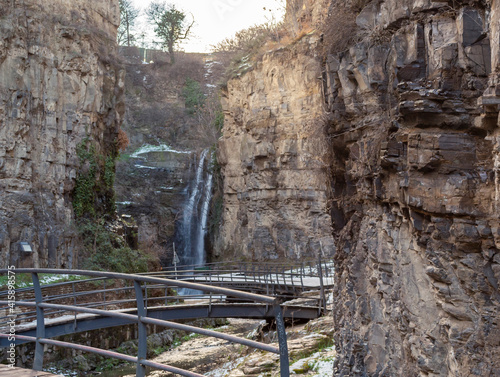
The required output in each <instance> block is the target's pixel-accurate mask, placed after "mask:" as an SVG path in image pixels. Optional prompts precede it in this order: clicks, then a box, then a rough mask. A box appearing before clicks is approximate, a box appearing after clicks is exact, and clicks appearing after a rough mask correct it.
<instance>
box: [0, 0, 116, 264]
mask: <svg viewBox="0 0 500 377" xmlns="http://www.w3.org/2000/svg"><path fill="white" fill-rule="evenodd" d="M118 23H119V7H118V1H117V0H107V1H97V2H96V1H91V0H71V1H69V0H51V1H38V0H25V1H23V2H19V1H14V0H4V1H2V3H1V4H0V250H1V251H0V264H1V267H3V268H4V267H6V266H7V265H17V266H36V267H38V266H40V267H44V266H51V267H74V266H76V257H77V255H76V247H77V241H76V235H75V232H74V230H73V226H72V224H73V208H72V197H71V196H72V195H71V193H72V191H73V189H74V185H75V178H76V174H77V168H78V167H79V164H80V161H79V159H78V157H77V155H76V148H77V146H78V144H79V143H80V142H81V141H82V140H83V139H84V138H86V137H87V136H88V137H90V139H91V140H92V143H93V144H95V145H96V153H98V154H102V155H107V154H109V153H110V151H113V150H114V149H115V148H116V147H115V146H114V142H113V141H114V139H115V135H116V132H117V129H118V127H119V124H120V122H121V113H122V112H123V103H122V102H121V96H122V91H123V77H122V76H123V72H122V71H121V70H120V69H119V68H118V66H117V63H116V61H115V58H114V53H115V40H116V38H115V37H116V29H117V27H118ZM21 241H25V242H29V243H30V244H31V246H32V249H33V253H32V254H24V253H20V252H19V242H21Z"/></svg>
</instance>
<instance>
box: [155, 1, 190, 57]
mask: <svg viewBox="0 0 500 377" xmlns="http://www.w3.org/2000/svg"><path fill="white" fill-rule="evenodd" d="M146 15H147V16H148V19H149V21H150V22H152V23H153V24H154V25H155V33H156V35H157V37H158V38H160V39H161V45H162V48H163V49H167V50H168V52H169V54H170V62H171V63H172V64H174V63H175V50H174V49H175V47H176V45H178V44H179V42H180V41H183V40H185V39H188V38H189V33H190V32H191V28H192V27H193V25H194V18H193V20H192V22H191V23H189V22H188V21H187V20H186V13H184V12H183V11H180V10H178V9H177V8H176V7H175V5H173V4H166V2H164V1H153V2H151V4H149V7H148V8H147V9H146Z"/></svg>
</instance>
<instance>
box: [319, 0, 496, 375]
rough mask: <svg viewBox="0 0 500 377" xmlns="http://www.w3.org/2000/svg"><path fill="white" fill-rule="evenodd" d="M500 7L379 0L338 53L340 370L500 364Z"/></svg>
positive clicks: (442, 370) (487, 371) (329, 81)
mask: <svg viewBox="0 0 500 377" xmlns="http://www.w3.org/2000/svg"><path fill="white" fill-rule="evenodd" d="M498 9H499V2H498V1H493V2H479V1H478V2H474V1H469V2H467V1H455V2H434V1H424V0H422V1H400V0H397V1H396V0H385V1H371V2H369V3H368V5H366V6H365V7H364V9H363V10H362V11H361V12H360V13H359V15H358V17H357V23H358V32H359V38H358V40H357V41H358V42H357V44H356V45H352V47H351V48H350V49H349V50H348V51H345V52H343V53H339V54H336V55H330V56H328V59H327V61H326V64H325V69H324V78H325V82H326V94H327V102H328V105H329V109H330V124H331V127H330V135H331V139H332V149H333V151H334V163H333V166H332V172H333V181H334V184H333V186H334V192H333V206H332V219H333V225H334V229H335V232H334V235H335V243H336V250H337V251H336V255H335V261H336V287H335V295H336V299H335V303H336V307H335V311H334V317H335V326H336V329H335V331H336V334H335V338H336V346H337V350H338V353H339V354H338V359H337V364H336V371H335V373H336V374H335V375H338V376H500V343H499V339H500V328H499V320H500V316H499V310H498V309H499V300H500V293H499V285H498V284H499V283H498V281H499V279H500V252H499V250H498V247H499V243H498V242H499V240H500V239H499V235H500V233H499V229H500V223H499V212H498V205H499V194H498V193H499V178H498V167H499V164H498V161H499V157H498V153H499V142H498V141H499V139H498V129H499V128H498V125H499V124H498V104H500V99H499V97H497V95H500V90H499V87H498V84H497V83H498V69H499V68H500V67H499V66H498V40H499V30H498V25H499V22H500V20H499V13H498ZM325 43H328V41H325Z"/></svg>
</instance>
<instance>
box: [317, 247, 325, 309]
mask: <svg viewBox="0 0 500 377" xmlns="http://www.w3.org/2000/svg"><path fill="white" fill-rule="evenodd" d="M318 273H319V286H320V289H321V306H322V307H323V308H324V311H325V312H326V299H325V286H324V285H323V268H322V267H321V254H319V257H318Z"/></svg>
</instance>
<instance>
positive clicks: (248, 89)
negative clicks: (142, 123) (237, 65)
mask: <svg viewBox="0 0 500 377" xmlns="http://www.w3.org/2000/svg"><path fill="white" fill-rule="evenodd" d="M316 43H317V38H315V37H312V38H304V39H303V40H302V41H301V42H300V43H298V44H297V45H295V46H294V47H291V48H285V49H280V50H277V51H275V52H271V53H268V54H266V55H265V56H264V57H263V58H262V60H260V61H258V62H256V63H254V66H253V67H252V68H251V70H250V71H249V72H248V73H246V74H245V75H243V76H242V77H241V78H237V79H233V80H231V81H229V83H228V86H227V92H226V93H225V97H224V98H223V108H224V112H225V116H226V119H225V123H224V129H223V137H222V139H221V141H220V143H219V156H218V160H219V163H220V164H221V166H222V175H223V176H224V208H223V219H222V221H223V225H222V230H221V245H219V249H221V250H223V251H224V250H225V251H226V254H225V255H226V258H235V257H236V258H248V259H259V260H262V259H264V260H266V259H267V260H268V259H277V258H280V257H288V258H299V257H301V256H315V255H317V253H319V252H320V251H321V250H323V252H324V253H325V254H331V253H332V252H333V239H332V237H331V220H330V218H329V216H328V214H327V211H326V207H327V197H328V194H327V193H328V187H329V183H328V174H327V166H328V164H327V159H328V144H327V143H326V137H325V136H326V135H325V128H324V121H323V120H322V114H323V100H322V95H321V80H320V76H321V69H320V68H321V66H320V64H319V62H318V61H317V60H316V59H315V57H314V47H315V46H316Z"/></svg>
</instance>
